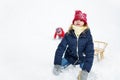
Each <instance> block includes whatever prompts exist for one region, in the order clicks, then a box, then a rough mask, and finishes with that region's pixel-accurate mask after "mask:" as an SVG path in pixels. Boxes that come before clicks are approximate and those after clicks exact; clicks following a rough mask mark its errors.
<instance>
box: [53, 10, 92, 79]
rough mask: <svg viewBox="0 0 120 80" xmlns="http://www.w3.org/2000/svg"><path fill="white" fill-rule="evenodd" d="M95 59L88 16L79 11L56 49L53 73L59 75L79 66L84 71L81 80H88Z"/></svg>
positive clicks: (80, 76)
mask: <svg viewBox="0 0 120 80" xmlns="http://www.w3.org/2000/svg"><path fill="white" fill-rule="evenodd" d="M93 59H94V45H93V39H92V35H91V32H90V28H89V27H88V24H87V18H86V14H85V13H82V12H81V11H80V10H77V11H75V15H74V19H73V21H72V24H71V26H70V28H69V30H68V32H67V33H66V34H65V36H64V37H63V39H62V40H61V42H60V44H59V45H58V48H57V49H56V52H55V57H54V68H53V73H54V74H55V75H59V74H60V73H61V71H62V69H63V68H66V67H67V66H69V65H70V64H72V65H79V66H80V68H81V69H82V71H81V74H80V75H79V76H78V77H79V79H80V80H87V77H88V73H89V72H90V70H91V68H92V64H93Z"/></svg>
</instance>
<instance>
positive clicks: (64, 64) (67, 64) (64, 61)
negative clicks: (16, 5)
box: [61, 58, 70, 68]
mask: <svg viewBox="0 0 120 80" xmlns="http://www.w3.org/2000/svg"><path fill="white" fill-rule="evenodd" d="M69 65H70V63H69V62H68V61H67V59H65V58H63V59H62V63H61V66H62V67H63V68H66V67H67V66H69Z"/></svg>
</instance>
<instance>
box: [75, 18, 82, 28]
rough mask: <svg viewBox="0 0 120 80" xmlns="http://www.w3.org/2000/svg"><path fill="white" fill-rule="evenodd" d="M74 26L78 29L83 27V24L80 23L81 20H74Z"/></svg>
mask: <svg viewBox="0 0 120 80" xmlns="http://www.w3.org/2000/svg"><path fill="white" fill-rule="evenodd" d="M74 25H75V26H79V27H81V26H83V25H84V22H83V21H81V20H75V21H74Z"/></svg>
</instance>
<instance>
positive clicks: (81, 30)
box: [72, 25, 88, 38]
mask: <svg viewBox="0 0 120 80" xmlns="http://www.w3.org/2000/svg"><path fill="white" fill-rule="evenodd" d="M87 28H88V27H85V26H81V27H80V26H75V25H72V29H73V30H74V32H75V35H76V37H77V38H78V37H79V36H80V34H81V33H82V32H83V31H84V30H85V29H87Z"/></svg>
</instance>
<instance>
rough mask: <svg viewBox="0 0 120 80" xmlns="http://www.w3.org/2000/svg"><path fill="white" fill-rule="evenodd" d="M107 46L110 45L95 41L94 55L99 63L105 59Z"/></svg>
mask: <svg viewBox="0 0 120 80" xmlns="http://www.w3.org/2000/svg"><path fill="white" fill-rule="evenodd" d="M107 45H108V44H107V43H106V42H102V41H94V50H95V52H94V55H95V56H97V59H98V61H100V60H102V59H103V58H104V51H105V48H106V47H107Z"/></svg>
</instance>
